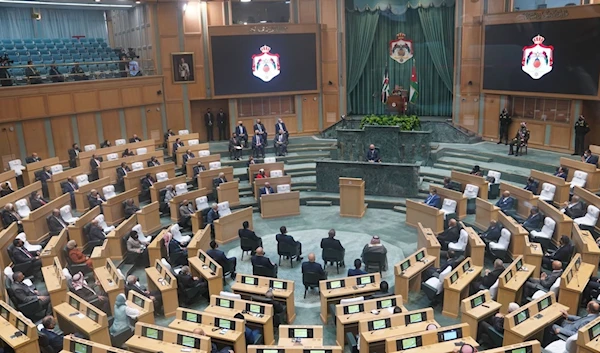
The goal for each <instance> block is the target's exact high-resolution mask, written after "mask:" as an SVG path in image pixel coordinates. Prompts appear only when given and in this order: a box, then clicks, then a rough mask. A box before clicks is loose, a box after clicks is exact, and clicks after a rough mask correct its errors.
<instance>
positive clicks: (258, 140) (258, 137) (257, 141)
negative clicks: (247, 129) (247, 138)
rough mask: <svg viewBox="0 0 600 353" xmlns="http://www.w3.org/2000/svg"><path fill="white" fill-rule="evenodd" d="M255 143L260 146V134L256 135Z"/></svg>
mask: <svg viewBox="0 0 600 353" xmlns="http://www.w3.org/2000/svg"><path fill="white" fill-rule="evenodd" d="M256 144H257V145H258V146H260V136H256Z"/></svg>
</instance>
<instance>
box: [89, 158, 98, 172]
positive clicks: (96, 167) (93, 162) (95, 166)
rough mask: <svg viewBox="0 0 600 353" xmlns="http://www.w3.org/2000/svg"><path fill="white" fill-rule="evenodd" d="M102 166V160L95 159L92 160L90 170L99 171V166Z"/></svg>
mask: <svg viewBox="0 0 600 353" xmlns="http://www.w3.org/2000/svg"><path fill="white" fill-rule="evenodd" d="M99 165H100V159H98V160H95V159H94V158H91V159H90V168H91V169H92V171H94V170H98V166H99Z"/></svg>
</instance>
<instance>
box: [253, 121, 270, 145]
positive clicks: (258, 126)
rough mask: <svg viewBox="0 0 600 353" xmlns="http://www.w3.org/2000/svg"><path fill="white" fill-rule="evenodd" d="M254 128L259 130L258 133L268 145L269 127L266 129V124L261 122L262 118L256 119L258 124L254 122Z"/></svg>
mask: <svg viewBox="0 0 600 353" xmlns="http://www.w3.org/2000/svg"><path fill="white" fill-rule="evenodd" d="M252 130H254V131H258V134H259V135H260V137H261V140H263V141H264V145H265V146H267V145H268V141H269V140H268V139H269V137H268V134H267V129H265V124H263V123H261V122H260V119H256V124H254V126H253V128H252Z"/></svg>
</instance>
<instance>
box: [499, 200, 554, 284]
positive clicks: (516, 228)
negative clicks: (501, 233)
mask: <svg viewBox="0 0 600 353" xmlns="http://www.w3.org/2000/svg"><path fill="white" fill-rule="evenodd" d="M498 222H499V223H500V224H502V226H503V227H504V228H506V229H507V230H508V231H509V232H510V233H511V239H510V246H509V250H510V253H511V256H512V258H513V259H514V258H516V257H517V256H519V255H523V257H524V261H525V263H528V264H530V265H534V266H535V267H536V270H535V272H534V273H533V277H534V278H538V277H539V273H540V268H541V265H542V256H543V255H544V254H543V252H542V247H541V246H540V244H538V243H530V242H529V232H528V231H527V230H526V229H525V228H523V226H522V225H521V224H519V223H518V222H517V221H515V220H514V218H512V217H510V216H507V215H505V214H504V213H502V212H500V213H499V214H498Z"/></svg>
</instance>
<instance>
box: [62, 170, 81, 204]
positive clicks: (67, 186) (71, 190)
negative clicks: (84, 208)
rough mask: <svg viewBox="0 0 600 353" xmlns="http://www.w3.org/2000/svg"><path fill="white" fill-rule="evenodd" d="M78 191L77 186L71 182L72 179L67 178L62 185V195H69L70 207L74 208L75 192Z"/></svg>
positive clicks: (73, 181)
mask: <svg viewBox="0 0 600 353" xmlns="http://www.w3.org/2000/svg"><path fill="white" fill-rule="evenodd" d="M77 190H79V185H77V183H76V182H75V180H73V178H72V177H68V178H67V181H65V182H64V183H63V184H62V192H63V194H67V193H68V194H69V195H71V207H72V208H75V191H77Z"/></svg>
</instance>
